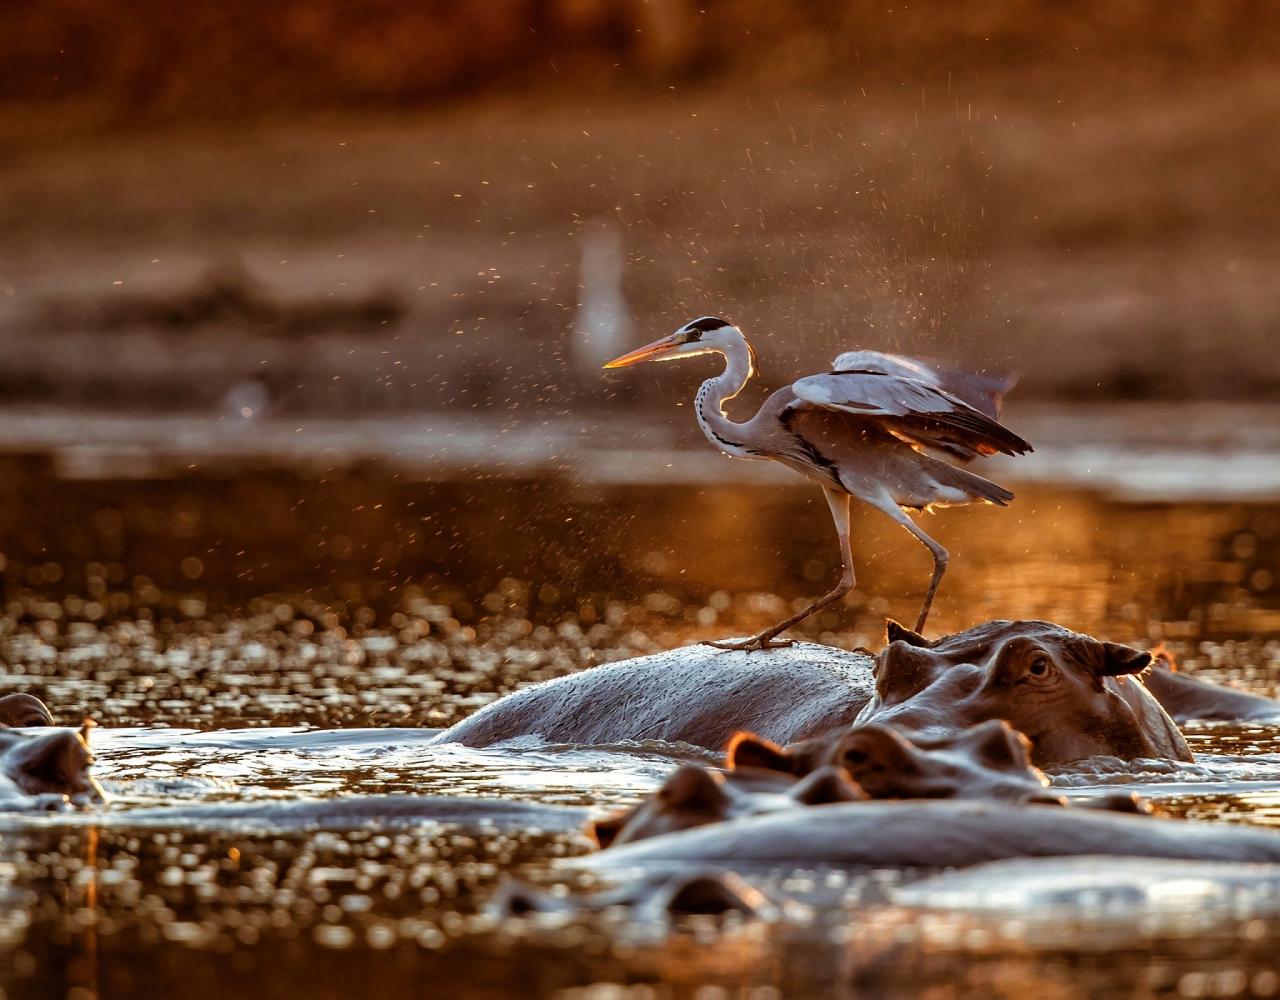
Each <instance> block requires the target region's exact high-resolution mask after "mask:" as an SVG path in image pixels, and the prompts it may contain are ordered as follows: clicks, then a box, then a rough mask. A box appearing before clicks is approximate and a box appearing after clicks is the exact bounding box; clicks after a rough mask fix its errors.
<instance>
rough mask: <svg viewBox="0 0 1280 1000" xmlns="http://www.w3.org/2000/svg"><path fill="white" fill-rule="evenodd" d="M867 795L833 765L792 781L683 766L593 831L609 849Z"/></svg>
mask: <svg viewBox="0 0 1280 1000" xmlns="http://www.w3.org/2000/svg"><path fill="white" fill-rule="evenodd" d="M866 797H867V796H866V793H865V792H863V791H862V789H860V788H859V787H858V786H857V785H856V784H854V783H853V782H852V781H851V780H850V779H849V776H848V775H847V774H846V773H845V772H844V771H842V770H840V769H839V768H837V767H820V768H817V769H816V770H814V771H813V772H812V773H810V774H808V775H807V776H805V777H804V778H803V779H800V780H797V779H796V778H793V777H791V776H790V775H786V774H781V773H779V772H777V771H755V770H752V769H751V768H743V769H740V770H738V771H736V772H735V773H733V774H729V775H724V774H720V773H718V772H716V771H712V770H711V769H710V768H706V767H700V766H698V765H697V764H686V765H685V766H683V767H681V768H679V769H677V770H676V771H675V773H673V774H672V775H671V777H669V778H668V779H667V780H666V781H665V782H663V784H662V787H661V788H659V789H658V790H657V791H656V792H655V793H654V794H653V795H652V796H651V797H650V798H648V799H646V800H645V801H644V802H641V803H640V804H639V805H638V806H635V807H634V808H631V809H628V810H626V811H625V812H622V813H619V814H617V815H616V816H611V817H608V818H605V819H601V820H597V821H596V822H595V824H594V825H593V833H594V834H595V838H596V842H597V843H599V845H600V846H601V847H609V846H611V845H615V844H627V843H630V842H631V841H634V840H643V839H644V838H646V837H656V836H659V835H660V834H664V833H674V832H676V831H677V830H688V829H691V828H692V827H695V826H704V825H705V824H707V823H719V822H721V821H723V820H727V819H735V818H737V817H739V816H756V815H760V814H762V813H767V812H779V811H782V810H785V809H796V808H799V807H802V806H816V805H823V804H825V803H829V802H857V801H858V800H860V799H865V798H866Z"/></svg>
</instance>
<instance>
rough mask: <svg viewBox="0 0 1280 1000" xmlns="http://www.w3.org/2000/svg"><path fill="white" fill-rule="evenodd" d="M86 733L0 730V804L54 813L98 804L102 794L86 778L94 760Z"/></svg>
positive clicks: (63, 730)
mask: <svg viewBox="0 0 1280 1000" xmlns="http://www.w3.org/2000/svg"><path fill="white" fill-rule="evenodd" d="M88 734H89V727H88V725H86V726H85V728H84V729H81V730H79V731H77V730H75V729H50V730H48V731H45V732H36V733H28V732H18V731H16V730H0V801H3V802H4V804H5V805H6V806H7V805H18V806H21V805H23V804H24V799H27V798H29V799H31V800H32V802H31V804H34V805H36V806H37V807H39V808H57V807H58V806H60V805H64V804H67V803H75V804H89V803H93V802H101V801H102V800H103V795H102V789H101V788H100V787H99V786H98V783H97V781H95V780H94V778H93V776H92V775H91V774H90V773H89V768H90V766H91V765H92V764H93V754H92V753H91V752H90V750H89V744H88Z"/></svg>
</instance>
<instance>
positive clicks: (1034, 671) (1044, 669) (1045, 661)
mask: <svg viewBox="0 0 1280 1000" xmlns="http://www.w3.org/2000/svg"><path fill="white" fill-rule="evenodd" d="M1027 673H1029V674H1030V675H1031V676H1032V677H1044V676H1045V675H1046V674H1048V673H1049V658H1048V657H1046V656H1037V657H1036V658H1035V659H1034V660H1032V661H1031V664H1030V666H1028V667H1027Z"/></svg>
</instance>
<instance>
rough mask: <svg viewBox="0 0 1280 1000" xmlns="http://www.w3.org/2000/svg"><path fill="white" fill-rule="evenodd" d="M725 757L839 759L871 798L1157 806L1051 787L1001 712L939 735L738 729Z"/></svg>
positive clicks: (757, 764)
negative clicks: (795, 739)
mask: <svg viewBox="0 0 1280 1000" xmlns="http://www.w3.org/2000/svg"><path fill="white" fill-rule="evenodd" d="M725 758H726V764H727V765H728V767H729V768H730V769H731V770H732V769H736V768H741V767H746V768H747V769H749V770H754V771H759V770H773V771H776V772H780V773H784V774H789V775H794V776H797V777H800V776H803V775H806V774H808V773H810V771H812V770H813V769H814V768H816V767H818V768H820V767H829V766H832V765H834V766H836V767H839V768H841V769H842V770H844V771H845V772H846V773H847V774H848V775H849V777H850V778H852V779H853V781H854V782H855V783H856V784H857V786H858V787H859V788H861V789H862V790H863V791H864V792H865V793H866V794H867V796H868V797H869V798H873V799H987V800H989V801H994V802H1020V803H1025V804H1040V805H1056V806H1068V805H1072V806H1076V807H1077V808H1085V809H1110V810H1114V811H1116V812H1130V813H1136V814H1138V815H1143V816H1149V815H1153V814H1154V813H1155V812H1156V809H1155V807H1154V806H1152V805H1151V803H1149V802H1148V801H1147V800H1145V799H1143V798H1141V797H1140V796H1138V795H1136V794H1134V793H1132V792H1127V793H1126V792H1112V793H1108V794H1105V795H1099V796H1095V797H1092V798H1090V799H1087V800H1075V801H1072V800H1068V799H1067V797H1066V796H1064V795H1059V794H1057V793H1056V792H1054V791H1053V790H1052V789H1050V788H1049V779H1048V778H1046V777H1045V775H1044V772H1043V771H1041V770H1040V769H1039V768H1038V767H1036V766H1035V765H1034V764H1032V763H1031V742H1030V740H1028V739H1027V738H1026V737H1025V736H1023V735H1022V733H1019V732H1017V731H1016V730H1015V729H1013V727H1012V726H1010V725H1009V724H1008V723H1007V722H1004V721H1003V720H999V719H989V720H988V721H986V722H981V723H979V724H978V725H976V726H973V727H971V728H970V729H967V730H965V731H964V732H962V733H959V734H957V735H956V736H952V737H944V738H943V739H940V740H922V739H914V740H912V739H908V738H907V737H906V736H905V735H904V734H902V733H900V732H898V731H897V730H896V729H893V728H891V727H889V726H885V725H880V724H878V723H871V724H870V725H866V726H860V727H858V728H856V729H851V730H849V731H848V732H843V733H830V734H828V735H827V736H819V737H817V738H816V739H812V740H806V741H805V742H803V743H798V744H794V745H793V746H790V747H779V746H777V745H775V744H773V743H770V742H769V741H767V740H762V739H760V738H759V737H758V736H755V735H754V734H751V733H740V734H739V735H738V736H736V737H734V739H733V740H732V742H730V744H729V747H728V749H727V750H726V752H725Z"/></svg>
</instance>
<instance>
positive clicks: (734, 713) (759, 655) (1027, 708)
mask: <svg viewBox="0 0 1280 1000" xmlns="http://www.w3.org/2000/svg"><path fill="white" fill-rule="evenodd" d="M888 638H889V644H888V646H887V647H886V648H885V649H884V650H882V651H881V652H880V653H879V655H878V656H876V657H875V659H874V660H873V659H872V658H871V656H870V655H868V654H866V653H865V652H861V651H855V652H846V651H843V650H837V649H832V648H830V647H825V646H818V645H814V644H811V643H798V644H797V645H796V646H794V647H792V648H790V649H784V650H767V651H758V652H742V651H719V650H715V649H711V648H708V647H705V646H699V647H689V648H684V649H678V650H671V651H669V652H666V653H659V654H656V655H654V656H646V657H640V658H638V659H634V660H627V661H624V662H621V663H614V664H610V665H608V666H603V667H596V668H594V669H591V670H584V671H582V672H580V673H577V674H570V675H569V676H567V677H561V678H557V679H555V680H552V681H547V682H545V683H542V684H537V685H533V686H531V687H528V688H525V689H523V690H520V691H517V692H515V693H514V694H510V695H507V696H506V697H505V698H501V699H499V700H498V701H496V702H494V703H493V704H491V705H488V706H486V707H485V708H483V709H482V710H481V711H479V712H477V713H476V714H475V715H472V716H470V717H469V718H467V719H464V720H463V721H462V722H460V723H458V724H457V725H455V726H453V727H451V728H450V729H447V730H445V731H444V732H443V733H441V734H439V735H438V736H436V737H435V738H434V742H439V743H451V742H457V743H465V744H467V745H470V746H487V745H491V744H493V743H499V742H502V741H505V740H510V739H513V738H515V737H519V736H536V737H540V738H541V739H543V740H546V741H548V742H551V743H571V744H577V745H612V744H618V743H623V742H634V741H642V740H662V741H666V742H683V743H689V744H693V745H695V746H699V747H703V748H706V749H709V750H715V751H719V750H721V749H723V748H724V746H725V745H726V743H727V742H728V741H729V740H730V739H731V738H732V737H733V736H734V735H735V734H736V733H737V732H739V731H743V730H746V731H750V732H754V733H756V734H758V735H759V736H761V737H763V738H764V739H767V740H769V741H771V742H773V743H775V744H779V745H785V744H790V743H797V742H802V741H804V740H807V739H811V738H813V737H816V736H822V735H824V734H827V733H830V732H833V731H837V730H846V729H848V728H849V727H850V726H851V725H852V724H853V723H855V722H856V723H857V724H859V725H865V724H868V723H872V722H882V723H887V724H889V725H892V726H894V727H895V728H898V729H901V730H903V731H904V732H908V733H910V734H912V735H913V737H914V736H918V737H922V738H925V739H940V738H944V737H947V736H952V735H955V734H957V733H959V732H960V731H961V730H964V729H967V728H969V727H970V726H972V725H975V724H976V723H979V722H983V721H986V720H988V719H1006V720H1008V721H1009V722H1010V723H1011V724H1012V725H1013V726H1014V728H1016V729H1018V730H1020V731H1022V732H1024V733H1026V734H1027V736H1028V737H1030V739H1031V741H1032V743H1033V760H1034V762H1035V763H1036V764H1037V765H1038V766H1041V767H1044V766H1047V765H1050V764H1062V763H1068V762H1071V761H1074V760H1079V759H1081V758H1084V757H1090V756H1095V755H1100V754H1101V755H1107V756H1112V757H1120V758H1124V759H1130V760H1132V759H1135V758H1139V757H1151V758H1166V759H1173V760H1190V759H1191V751H1190V750H1189V749H1188V747H1187V744H1186V741H1185V740H1184V739H1183V738H1182V734H1181V733H1180V732H1178V728H1177V726H1176V725H1175V724H1174V722H1173V720H1172V719H1170V718H1169V716H1168V715H1167V714H1166V713H1165V712H1164V710H1163V709H1162V708H1161V707H1160V705H1159V703H1158V702H1157V701H1156V700H1155V698H1153V697H1152V696H1151V694H1150V693H1149V692H1148V691H1147V690H1146V688H1145V687H1143V685H1142V683H1141V680H1140V679H1139V678H1138V677H1136V676H1134V675H1137V674H1139V673H1141V672H1142V671H1143V670H1145V669H1146V668H1147V666H1148V665H1149V664H1150V662H1151V655H1150V654H1149V653H1146V652H1143V651H1141V650H1137V649H1132V648H1130V647H1128V646H1122V645H1119V644H1117V643H1111V642H1103V641H1101V640H1098V639H1093V638H1091V637H1089V636H1086V635H1081V634H1079V633H1076V632H1072V631H1070V630H1069V629H1066V628H1063V627H1062V626H1060V625H1054V624H1052V623H1050V622H1039V621H1018V622H1013V621H993V622H988V623H986V624H983V625H978V626H975V627H973V628H970V629H966V630H965V631H963V632H958V633H956V634H955V635H950V636H945V637H943V638H941V639H937V640H933V641H930V640H927V639H925V638H924V637H923V636H920V635H917V634H916V633H914V632H911V631H910V630H909V629H906V628H904V627H902V626H901V625H898V624H897V623H896V622H890V623H889V626H888Z"/></svg>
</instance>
